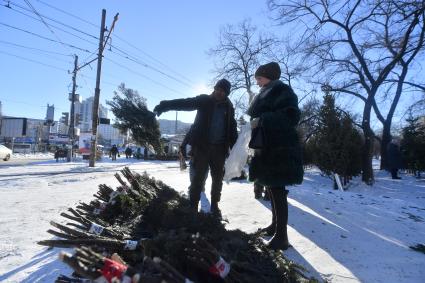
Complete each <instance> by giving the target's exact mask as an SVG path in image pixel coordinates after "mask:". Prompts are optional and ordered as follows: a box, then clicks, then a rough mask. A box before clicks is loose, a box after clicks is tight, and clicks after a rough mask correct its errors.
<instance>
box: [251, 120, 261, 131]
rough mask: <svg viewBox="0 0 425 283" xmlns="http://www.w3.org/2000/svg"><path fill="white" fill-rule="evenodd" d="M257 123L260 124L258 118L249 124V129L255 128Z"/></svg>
mask: <svg viewBox="0 0 425 283" xmlns="http://www.w3.org/2000/svg"><path fill="white" fill-rule="evenodd" d="M259 122H260V118H259V117H257V118H254V119H252V120H251V122H250V123H251V129H255V128H257V127H258V124H259Z"/></svg>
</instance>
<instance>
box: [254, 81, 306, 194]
mask: <svg viewBox="0 0 425 283" xmlns="http://www.w3.org/2000/svg"><path fill="white" fill-rule="evenodd" d="M269 85H271V86H270V87H271V89H270V90H269V92H267V93H266V92H264V89H267V86H266V87H265V88H263V89H262V92H264V93H266V95H264V97H262V95H261V93H260V94H259V96H258V98H257V99H255V100H254V101H253V103H252V105H251V106H250V109H249V110H248V114H249V115H250V116H251V118H257V117H259V118H260V121H259V126H260V127H262V128H263V132H264V137H265V147H264V148H263V149H261V150H256V151H255V154H254V157H253V158H252V160H251V164H250V167H249V179H250V181H253V182H257V183H259V184H261V185H264V186H268V187H281V186H284V185H293V184H300V183H301V182H302V180H303V175H304V171H303V166H302V150H301V145H300V141H299V138H298V134H297V131H296V126H297V124H298V122H299V120H300V110H299V108H298V98H297V96H296V95H295V93H294V92H293V90H292V89H291V88H290V87H289V86H288V85H286V84H284V83H282V82H281V81H272V82H270V83H269Z"/></svg>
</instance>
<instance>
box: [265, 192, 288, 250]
mask: <svg viewBox="0 0 425 283" xmlns="http://www.w3.org/2000/svg"><path fill="white" fill-rule="evenodd" d="M270 190H271V194H272V198H273V199H274V205H275V213H276V232H275V234H274V236H273V238H272V239H271V240H270V242H269V243H268V247H269V248H270V249H273V250H287V249H288V248H289V242H288V231H287V225H288V198H287V194H288V193H287V191H286V190H285V189H284V188H272V189H270Z"/></svg>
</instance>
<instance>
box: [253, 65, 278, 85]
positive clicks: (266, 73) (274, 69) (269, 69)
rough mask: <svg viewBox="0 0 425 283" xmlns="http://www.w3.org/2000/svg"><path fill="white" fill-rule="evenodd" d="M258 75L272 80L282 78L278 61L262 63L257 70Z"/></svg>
mask: <svg viewBox="0 0 425 283" xmlns="http://www.w3.org/2000/svg"><path fill="white" fill-rule="evenodd" d="M255 76H256V77H264V78H268V79H270V80H272V81H274V80H278V79H279V78H280V67H279V64H278V63H276V62H270V63H267V64H264V65H260V67H258V69H257V71H255Z"/></svg>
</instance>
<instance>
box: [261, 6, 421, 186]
mask: <svg viewBox="0 0 425 283" xmlns="http://www.w3.org/2000/svg"><path fill="white" fill-rule="evenodd" d="M268 4H269V8H270V9H271V11H273V12H275V13H276V15H277V17H276V20H277V21H279V22H280V23H281V24H283V23H285V24H287V23H290V24H295V23H297V24H298V28H299V27H300V26H302V28H301V30H302V32H300V34H301V42H302V48H303V50H304V52H305V54H306V57H308V58H310V60H311V61H314V62H316V65H315V67H316V70H318V69H319V70H321V72H318V73H316V74H315V76H316V78H315V79H316V83H320V84H322V85H323V86H324V87H325V88H326V90H327V91H332V92H340V93H344V94H348V95H351V96H354V97H356V98H358V99H360V100H361V101H362V102H363V103H364V107H363V111H362V112H363V116H362V129H363V133H364V137H365V141H364V150H363V156H362V180H363V181H364V182H366V183H368V184H372V183H373V182H374V176H373V170H372V146H373V137H374V133H373V131H372V128H371V124H370V121H371V114H372V109H374V111H375V112H376V113H377V115H380V114H381V111H382V109H380V107H379V106H378V104H377V103H376V101H377V97H378V96H379V95H381V94H382V93H385V90H388V88H387V86H386V83H387V81H388V80H389V79H391V78H393V76H394V72H395V71H396V70H397V68H398V66H400V64H402V61H404V62H407V61H408V60H409V58H411V61H413V60H414V59H415V56H416V54H417V53H416V54H415V51H414V48H419V49H421V48H422V45H421V44H418V43H419V42H420V41H421V39H420V34H421V32H422V30H423V28H424V27H423V18H424V2H423V1H419V0H418V1H402V0H377V1H364V0H363V1H362V0H352V1H350V0H328V1H323V0H315V1H305V0H293V1H283V0H280V1H279V0H269V1H268ZM388 46H390V48H388ZM384 47H385V48H384ZM412 56H413V57H412ZM411 61H410V62H411ZM407 67H408V66H407ZM395 77H396V78H397V76H395ZM398 80H399V78H398V79H397V81H398ZM400 95H401V92H400ZM398 101H399V97H398V98H397V97H396V95H395V96H394V99H393V103H392V106H391V107H392V108H394V109H392V108H390V111H392V113H389V115H387V119H386V120H389V121H391V120H392V117H393V113H394V110H395V107H396V106H397V103H398ZM381 116H382V114H381ZM390 125H391V124H390Z"/></svg>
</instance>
